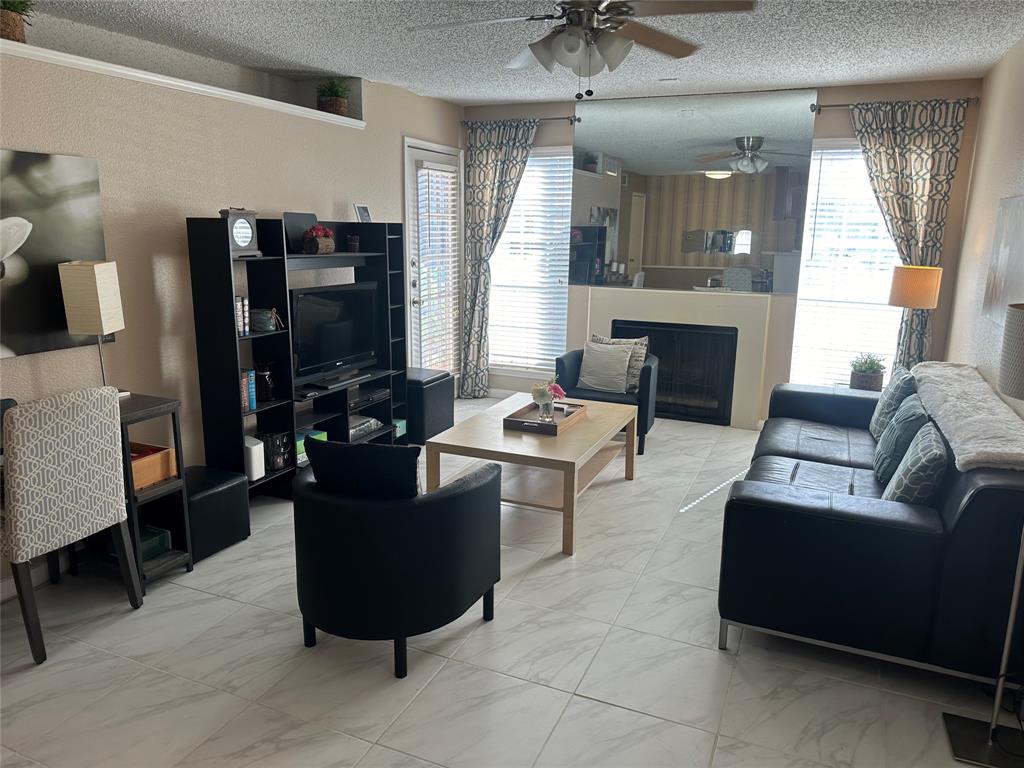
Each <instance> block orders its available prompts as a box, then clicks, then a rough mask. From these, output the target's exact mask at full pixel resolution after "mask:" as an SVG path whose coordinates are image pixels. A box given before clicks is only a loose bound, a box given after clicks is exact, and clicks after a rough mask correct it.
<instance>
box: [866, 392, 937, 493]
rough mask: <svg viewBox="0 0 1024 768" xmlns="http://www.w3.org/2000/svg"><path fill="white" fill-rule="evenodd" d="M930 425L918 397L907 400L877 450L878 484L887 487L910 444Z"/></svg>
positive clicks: (902, 404) (887, 429)
mask: <svg viewBox="0 0 1024 768" xmlns="http://www.w3.org/2000/svg"><path fill="white" fill-rule="evenodd" d="M927 423H928V413H927V411H925V409H924V406H923V405H922V404H921V398H920V397H919V396H918V395H911V396H910V397H908V398H906V399H905V400H904V401H903V402H902V403H900V407H899V408H897V409H896V415H895V416H893V417H892V421H890V422H889V424H888V426H886V428H885V431H884V432H882V436H881V437H880V438H879V439H878V446H877V447H876V448H875V462H874V464H875V475H876V476H877V477H878V482H880V483H882V485H887V484H888V483H889V481H890V480H891V479H892V476H893V475H894V474H895V473H896V467H898V466H899V465H900V462H901V461H903V456H904V455H905V454H906V452H907V449H908V448H909V447H910V442H911V441H912V440H913V439H914V436H915V435H916V434H917V433H918V431H920V429H921V427H923V426H924V425H925V424H927Z"/></svg>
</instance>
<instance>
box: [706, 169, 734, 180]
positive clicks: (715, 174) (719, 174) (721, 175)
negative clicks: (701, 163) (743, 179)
mask: <svg viewBox="0 0 1024 768" xmlns="http://www.w3.org/2000/svg"><path fill="white" fill-rule="evenodd" d="M704 175H705V176H707V177H708V178H709V179H728V178H729V177H730V176H732V171H704Z"/></svg>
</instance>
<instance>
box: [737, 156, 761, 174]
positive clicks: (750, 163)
mask: <svg viewBox="0 0 1024 768" xmlns="http://www.w3.org/2000/svg"><path fill="white" fill-rule="evenodd" d="M736 170H737V171H739V172H740V173H757V167H756V166H755V165H754V159H753V158H752V157H748V156H747V155H744V156H743V157H740V158H737V159H736Z"/></svg>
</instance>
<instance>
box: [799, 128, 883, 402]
mask: <svg viewBox="0 0 1024 768" xmlns="http://www.w3.org/2000/svg"><path fill="white" fill-rule="evenodd" d="M899 263H900V259H899V255H898V253H897V252H896V246H895V245H894V244H893V241H892V238H891V237H890V236H889V232H888V230H887V229H886V227H885V221H884V220H883V219H882V213H881V211H880V210H879V209H878V203H877V201H876V200H875V196H874V193H873V192H872V191H871V184H870V182H869V181H868V174H867V167H866V166H865V164H864V158H863V156H862V154H861V150H860V149H854V148H851V149H821V150H815V151H814V152H813V153H812V154H811V167H810V176H809V180H808V200H807V221H806V224H805V229H804V238H803V253H802V255H801V264H800V287H799V293H798V298H797V306H796V328H795V332H794V338H793V366H792V370H791V373H790V381H793V382H795V383H799V384H833V383H847V382H849V380H850V360H852V359H853V358H854V357H856V356H857V355H858V354H859V353H861V352H870V353H873V354H877V355H881V356H882V357H883V358H884V359H885V362H886V366H887V371H891V369H892V363H893V356H894V354H895V351H896V336H897V334H898V332H899V325H900V317H901V314H902V310H900V309H899V308H898V307H890V306H889V305H888V304H887V303H886V302H887V301H888V299H889V286H890V284H891V282H892V272H893V267H894V266H896V265H897V264H899ZM887 375H888V374H887Z"/></svg>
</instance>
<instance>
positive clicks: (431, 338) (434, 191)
mask: <svg viewBox="0 0 1024 768" xmlns="http://www.w3.org/2000/svg"><path fill="white" fill-rule="evenodd" d="M416 205H417V217H416V221H417V226H416V242H415V251H414V252H415V253H416V254H417V255H418V257H419V285H418V298H419V305H418V306H413V307H412V309H413V311H412V313H411V315H410V326H411V329H410V330H411V334H412V340H413V341H415V340H416V339H419V344H420V354H419V361H418V365H419V366H420V367H422V368H436V369H441V370H445V371H453V372H457V371H458V370H459V345H460V339H461V336H460V323H459V317H460V313H459V296H460V290H459V289H460V285H461V281H460V277H461V270H460V263H461V257H460V255H459V239H458V238H459V229H458V224H459V215H458V205H459V177H458V169H456V168H451V167H446V166H435V165H431V164H429V163H422V162H421V163H418V164H417V168H416ZM413 295H414V296H415V295H417V293H416V292H415V291H414V293H413Z"/></svg>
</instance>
